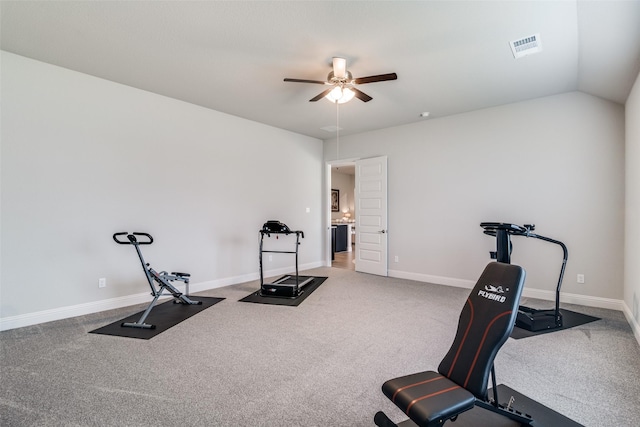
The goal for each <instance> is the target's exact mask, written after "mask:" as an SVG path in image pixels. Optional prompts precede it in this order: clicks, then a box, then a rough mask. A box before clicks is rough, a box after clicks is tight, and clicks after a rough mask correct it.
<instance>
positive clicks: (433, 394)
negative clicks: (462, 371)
mask: <svg viewBox="0 0 640 427" xmlns="http://www.w3.org/2000/svg"><path fill="white" fill-rule="evenodd" d="M458 388H462V387H460V386H459V385H456V386H453V387H450V388H448V389H446V390H440V391H436V392H435V393H431V394H428V395H426V396H422V397H419V398H417V399H414V400H412V401H411V403H410V404H409V406H408V407H407V412H405V413H406V414H407V415H409V410H410V409H411V407H412V406H413V404H414V403H416V402H418V401H420V400H424V399H428V398H430V397H433V396H437V395H439V394H443V393H447V392H450V391H452V390H455V389H458Z"/></svg>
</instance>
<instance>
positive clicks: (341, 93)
mask: <svg viewBox="0 0 640 427" xmlns="http://www.w3.org/2000/svg"><path fill="white" fill-rule="evenodd" d="M354 96H355V92H354V91H352V90H351V89H349V88H348V87H346V88H342V87H340V86H336V87H334V88H333V89H332V90H331V92H329V93H328V94H327V95H326V96H325V99H327V100H329V102H332V103H334V104H335V103H336V102H337V103H338V104H344V103H345V102H349V101H351V100H352V99H353V97H354Z"/></svg>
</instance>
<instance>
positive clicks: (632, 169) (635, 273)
mask: <svg viewBox="0 0 640 427" xmlns="http://www.w3.org/2000/svg"><path fill="white" fill-rule="evenodd" d="M625 114H626V121H625V123H626V135H625V136H626V153H625V160H626V166H625V171H626V179H625V184H626V186H625V190H626V206H625V208H626V212H625V250H624V254H625V258H624V259H625V262H624V266H625V269H624V303H625V306H626V308H625V314H627V318H628V319H629V322H630V323H631V325H632V327H633V329H634V333H635V335H636V339H637V340H638V342H640V74H639V75H638V78H637V79H636V83H635V84H634V86H633V89H632V90H631V94H630V95H629V98H628V99H627V103H626V108H625Z"/></svg>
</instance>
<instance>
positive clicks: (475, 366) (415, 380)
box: [374, 262, 533, 427]
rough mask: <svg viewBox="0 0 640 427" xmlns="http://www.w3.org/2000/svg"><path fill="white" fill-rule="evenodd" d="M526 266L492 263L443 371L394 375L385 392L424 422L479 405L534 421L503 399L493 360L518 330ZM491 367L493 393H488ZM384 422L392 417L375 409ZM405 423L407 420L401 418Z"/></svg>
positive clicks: (429, 425)
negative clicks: (500, 402)
mask: <svg viewBox="0 0 640 427" xmlns="http://www.w3.org/2000/svg"><path fill="white" fill-rule="evenodd" d="M524 279H525V271H524V270H523V269H522V268H521V267H519V266H517V265H513V264H504V263H499V262H493V263H490V264H489V265H487V267H486V268H485V269H484V272H483V273H482V275H481V276H480V278H479V279H478V282H477V283H476V285H475V287H474V288H473V290H472V291H471V294H470V295H469V298H468V299H467V302H466V304H465V305H464V308H463V309H462V313H460V319H459V321H458V330H457V332H456V336H455V339H454V341H453V344H452V346H451V348H450V349H449V352H448V353H447V354H446V356H445V357H444V359H443V360H442V362H440V365H439V366H438V371H437V372H435V371H427V372H420V373H417V374H413V375H407V376H404V377H399V378H394V379H392V380H389V381H387V382H385V383H384V384H383V385H382V392H383V393H384V394H385V395H386V396H387V397H388V398H389V399H391V401H392V402H393V403H394V404H395V405H396V406H397V407H398V408H400V409H401V410H402V411H403V412H404V413H405V414H406V415H408V416H409V418H410V419H411V421H413V422H414V423H415V424H416V425H418V426H420V427H433V426H441V425H443V424H444V423H445V422H446V421H447V420H455V419H456V418H457V417H458V415H460V414H461V413H463V412H465V411H468V410H470V409H472V408H473V407H474V406H478V407H481V408H484V409H487V410H490V411H492V412H495V413H498V414H501V415H504V416H506V417H508V418H510V419H512V420H515V421H517V422H519V423H520V424H521V425H530V424H531V423H532V421H533V419H532V418H531V416H530V415H527V414H524V413H519V412H518V411H515V410H513V409H511V407H510V405H500V404H499V403H498V402H499V400H498V396H497V386H496V379H495V370H494V369H493V361H494V359H495V357H496V354H497V353H498V350H499V349H500V347H502V345H503V344H504V343H505V342H506V341H507V339H508V338H509V336H510V335H511V331H512V330H513V326H514V323H515V320H516V315H517V313H518V304H519V301H520V295H521V293H522V288H523V287H524ZM489 373H491V378H492V385H493V399H491V400H490V399H489V398H488V396H487V394H488V393H487V386H488V382H489ZM374 422H375V424H376V425H377V426H379V427H391V426H396V425H397V424H395V423H393V421H391V420H390V419H389V418H388V417H387V416H386V415H385V414H384V413H383V412H378V413H377V414H376V415H375V418H374ZM402 424H403V425H405V424H404V423H402Z"/></svg>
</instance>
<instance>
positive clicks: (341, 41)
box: [0, 0, 640, 139]
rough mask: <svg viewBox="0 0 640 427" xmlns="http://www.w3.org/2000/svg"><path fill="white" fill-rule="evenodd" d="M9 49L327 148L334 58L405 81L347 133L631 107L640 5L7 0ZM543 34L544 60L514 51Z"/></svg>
mask: <svg viewBox="0 0 640 427" xmlns="http://www.w3.org/2000/svg"><path fill="white" fill-rule="evenodd" d="M0 13H1V43H2V45H1V46H2V49H3V50H6V51H9V52H13V53H16V54H19V55H23V56H26V57H30V58H34V59H37V60H40V61H44V62H48V63H51V64H55V65H59V66H62V67H66V68H69V69H72V70H76V71H80V72H83V73H87V74H91V75H94V76H97V77H101V78H104V79H108V80H112V81H114V82H119V83H122V84H125V85H129V86H133V87H136V88H140V89H144V90H147V91H151V92H155V93H158V94H161V95H166V96H169V97H172V98H176V99H180V100H184V101H187V102H190V103H194V104H198V105H201V106H204V107H208V108H211V109H214V110H218V111H222V112H225V113H228V114H232V115H235V116H240V117H244V118H247V119H250V120H255V121H258V122H261V123H266V124H269V125H272V126H276V127H278V128H283V129H288V130H291V131H293V132H298V133H301V134H305V135H310V136H314V137H317V138H320V139H328V138H332V137H335V131H332V132H330V131H326V130H322V128H323V127H327V126H335V125H336V119H337V117H338V116H337V114H336V113H337V112H336V107H335V105H332V104H331V103H329V102H328V101H325V100H321V101H318V102H315V103H312V102H308V100H309V99H311V98H312V97H314V96H315V95H317V94H318V93H320V92H321V91H322V90H323V89H324V87H323V86H321V85H314V84H301V83H285V82H283V78H284V77H291V78H303V79H311V80H324V79H326V76H327V74H328V73H329V71H330V70H331V68H330V64H331V58H332V57H333V56H341V57H344V58H346V59H347V68H348V70H349V71H351V73H352V74H353V76H354V77H364V76H369V75H376V74H383V73H390V72H395V73H397V74H398V80H395V81H387V82H379V83H371V84H366V85H361V86H359V89H361V90H362V91H364V92H365V93H367V94H369V95H370V96H372V97H373V100H372V101H370V102H368V103H364V102H361V101H360V100H357V99H354V100H353V101H351V102H349V103H348V104H344V105H341V106H340V107H339V126H340V127H341V128H342V130H341V131H340V135H347V134H353V133H360V132H365V131H368V130H373V129H379V128H386V127H391V126H396V125H401V124H406V123H411V122H416V121H420V120H428V119H423V118H421V117H420V116H419V114H420V113H421V112H423V111H428V112H430V113H431V116H430V117H432V118H434V117H443V116H447V115H451V114H457V113H461V112H465V111H471V110H477V109H481V108H486V107H491V106H496V105H502V104H507V103H512V102H518V101H522V100H526V99H532V98H537V97H541V96H547V95H552V94H557V93H562V92H566V91H573V90H580V91H583V92H586V93H589V94H592V95H596V96H599V97H602V98H605V99H608V100H611V101H615V102H617V103H621V104H623V103H624V102H625V100H626V98H627V96H628V94H629V91H630V90H631V86H632V84H633V82H634V81H635V79H636V76H637V75H638V72H639V71H640V0H626V1H613V0H612V1H606V0H600V1H582V0H580V1H577V2H576V1H517V0H507V1H482V0H478V1H467V2H463V1H339V2H332V1H255V2H248V1H229V2H223V1H196V2H191V1H118V2H106V1H77V2H69V1H44V2H37V1H15V2H14V1H6V0H3V1H2V2H0ZM535 33H540V36H541V40H542V47H543V50H542V52H541V53H538V54H535V55H530V56H527V57H524V58H522V59H517V60H516V59H514V58H513V55H512V54H511V50H510V48H509V42H510V41H512V40H515V39H519V38H522V37H526V36H529V35H532V34H535Z"/></svg>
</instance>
